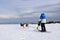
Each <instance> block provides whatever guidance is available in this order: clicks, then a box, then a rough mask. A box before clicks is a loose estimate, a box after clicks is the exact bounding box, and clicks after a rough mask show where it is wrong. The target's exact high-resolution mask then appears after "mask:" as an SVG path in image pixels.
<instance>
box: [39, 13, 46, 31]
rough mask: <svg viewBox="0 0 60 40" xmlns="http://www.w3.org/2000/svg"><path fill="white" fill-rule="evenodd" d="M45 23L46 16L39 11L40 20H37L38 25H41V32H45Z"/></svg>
mask: <svg viewBox="0 0 60 40" xmlns="http://www.w3.org/2000/svg"><path fill="white" fill-rule="evenodd" d="M45 23H46V16H45V14H44V13H41V15H40V20H39V22H38V26H39V24H40V25H41V32H46V28H45Z"/></svg>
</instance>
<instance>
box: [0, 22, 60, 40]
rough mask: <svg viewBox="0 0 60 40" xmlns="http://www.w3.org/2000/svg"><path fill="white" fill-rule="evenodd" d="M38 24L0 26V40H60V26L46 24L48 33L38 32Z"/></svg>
mask: <svg viewBox="0 0 60 40" xmlns="http://www.w3.org/2000/svg"><path fill="white" fill-rule="evenodd" d="M36 27H37V24H29V26H28V27H24V28H23V27H21V26H20V25H19V24H0V40H60V24H58V23H57V24H46V29H47V32H38V31H37V29H36Z"/></svg>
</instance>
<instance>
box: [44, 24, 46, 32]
mask: <svg viewBox="0 0 60 40" xmlns="http://www.w3.org/2000/svg"><path fill="white" fill-rule="evenodd" d="M43 31H46V28H45V23H43Z"/></svg>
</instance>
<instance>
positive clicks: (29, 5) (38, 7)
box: [0, 0, 60, 21]
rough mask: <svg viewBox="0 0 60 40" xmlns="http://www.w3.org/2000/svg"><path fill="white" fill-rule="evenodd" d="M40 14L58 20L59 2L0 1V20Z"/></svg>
mask: <svg viewBox="0 0 60 40" xmlns="http://www.w3.org/2000/svg"><path fill="white" fill-rule="evenodd" d="M41 12H45V14H46V16H47V18H48V17H50V18H51V19H53V18H55V19H56V20H60V18H59V17H60V0H0V19H11V18H13V19H17V18H18V19H20V18H26V17H39V15H40V13H41ZM48 19H49V18H48ZM0 21H1V20H0Z"/></svg>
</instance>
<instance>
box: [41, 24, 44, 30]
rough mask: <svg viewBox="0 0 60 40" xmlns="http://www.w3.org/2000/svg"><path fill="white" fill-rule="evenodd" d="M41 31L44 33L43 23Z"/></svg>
mask: <svg viewBox="0 0 60 40" xmlns="http://www.w3.org/2000/svg"><path fill="white" fill-rule="evenodd" d="M41 31H44V28H43V23H41Z"/></svg>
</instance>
